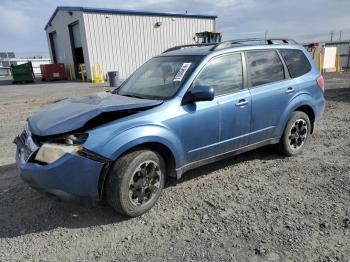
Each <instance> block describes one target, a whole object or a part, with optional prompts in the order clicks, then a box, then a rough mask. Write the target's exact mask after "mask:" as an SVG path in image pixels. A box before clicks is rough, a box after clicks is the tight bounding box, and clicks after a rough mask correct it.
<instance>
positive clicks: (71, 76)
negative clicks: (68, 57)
mask: <svg viewBox="0 0 350 262" xmlns="http://www.w3.org/2000/svg"><path fill="white" fill-rule="evenodd" d="M68 80H70V81H72V80H73V70H72V65H68Z"/></svg>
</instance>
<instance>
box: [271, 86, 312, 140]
mask: <svg viewBox="0 0 350 262" xmlns="http://www.w3.org/2000/svg"><path fill="white" fill-rule="evenodd" d="M305 105H306V106H310V107H311V108H312V110H313V111H314V114H315V115H317V114H316V112H317V105H316V103H315V102H314V98H313V97H312V96H311V95H310V94H308V93H302V94H299V95H297V96H295V97H294V98H293V99H292V100H291V101H290V102H289V104H288V106H287V107H286V108H285V110H284V112H283V114H282V115H281V118H280V120H279V122H278V124H277V128H276V129H275V130H276V131H275V134H274V137H281V136H282V134H283V131H284V128H285V126H286V124H287V122H288V120H289V118H290V116H291V114H292V113H293V112H294V111H295V110H296V109H297V108H298V107H301V106H305Z"/></svg>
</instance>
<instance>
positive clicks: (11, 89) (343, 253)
mask: <svg viewBox="0 0 350 262" xmlns="http://www.w3.org/2000/svg"><path fill="white" fill-rule="evenodd" d="M101 89H105V87H103V86H99V87H96V88H92V87H91V85H89V84H84V83H58V82H55V83H50V84H36V85H26V86H12V85H11V86H6V85H3V86H0V93H1V98H0V109H1V112H2V114H1V115H0V121H1V122H0V124H1V126H0V144H1V147H0V164H1V165H2V166H1V167H0V261H8V260H32V261H34V260H35V261H38V260H43V261H45V260H50V261H72V260H74V261H90V260H91V261H92V260H101V261H105V260H107V261H162V260H169V261H350V74H342V75H327V76H326V98H327V107H326V111H325V115H324V119H323V120H322V121H321V122H320V123H319V125H318V126H317V128H316V131H315V133H314V134H313V135H312V137H311V139H310V140H309V143H308V145H307V147H306V149H305V151H304V153H303V154H302V155H299V156H297V157H292V158H283V157H281V156H280V155H278V154H275V153H274V152H273V151H272V150H270V149H269V148H268V147H265V148H261V149H257V150H254V151H252V152H248V153H245V154H243V155H239V156H236V157H232V158H229V159H226V160H223V161H220V162H217V163H215V164H211V165H208V166H205V167H201V168H198V169H195V170H192V171H190V172H188V173H186V174H185V175H184V177H183V179H182V180H181V181H179V182H175V181H168V183H167V184H168V185H167V188H166V189H165V190H164V191H163V194H162V196H161V198H160V200H159V202H158V204H157V205H156V206H155V207H154V208H153V209H152V210H151V211H149V212H148V213H146V214H144V215H143V216H141V217H138V218H133V219H125V218H123V217H121V216H119V215H117V214H116V213H114V212H113V211H112V210H111V209H110V208H109V207H108V206H105V205H102V204H101V205H98V206H95V207H93V206H86V205H85V206H82V205H78V204H74V203H64V202H57V201H54V200H51V199H49V198H47V197H45V196H42V195H41V194H39V193H37V192H36V191H34V190H32V189H30V188H29V187H28V186H27V185H25V184H24V183H23V182H22V181H21V180H20V178H19V177H18V174H17V171H16V167H15V165H14V164H13V162H14V146H13V145H11V140H12V139H13V137H14V135H15V134H17V133H19V132H20V131H21V129H22V127H23V124H24V121H25V119H26V117H27V116H28V115H29V114H31V113H32V112H34V111H37V110H38V109H39V108H40V107H42V106H44V105H46V104H48V103H51V102H54V101H56V100H59V99H62V98H64V97H70V96H75V95H81V94H86V93H91V92H96V91H98V90H101Z"/></svg>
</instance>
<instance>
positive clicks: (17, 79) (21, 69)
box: [11, 62, 34, 83]
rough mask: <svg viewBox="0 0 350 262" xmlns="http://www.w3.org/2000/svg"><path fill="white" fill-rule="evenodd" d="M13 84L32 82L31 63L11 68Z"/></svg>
mask: <svg viewBox="0 0 350 262" xmlns="http://www.w3.org/2000/svg"><path fill="white" fill-rule="evenodd" d="M11 71H12V76H13V83H22V82H34V72H33V67H32V63H31V62H28V63H25V64H21V65H16V66H11Z"/></svg>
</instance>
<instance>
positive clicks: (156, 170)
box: [106, 150, 166, 217]
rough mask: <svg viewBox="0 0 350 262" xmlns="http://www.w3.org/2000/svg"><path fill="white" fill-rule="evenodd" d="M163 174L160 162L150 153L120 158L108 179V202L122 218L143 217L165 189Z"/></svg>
mask: <svg viewBox="0 0 350 262" xmlns="http://www.w3.org/2000/svg"><path fill="white" fill-rule="evenodd" d="M165 170H166V169H165V163H164V160H163V158H162V157H161V156H160V155H159V154H158V153H156V152H154V151H151V150H137V151H133V152H130V153H128V154H126V155H124V156H122V157H121V158H119V159H118V160H117V161H116V162H115V163H114V165H113V167H112V169H111V171H110V173H109V175H108V178H107V185H106V200H107V202H108V203H109V205H110V206H112V207H113V208H114V209H115V210H116V211H117V212H118V213H120V214H122V215H126V216H130V217H135V216H139V215H142V214H143V213H145V212H147V211H148V210H149V209H151V208H152V207H153V206H154V204H155V203H156V202H157V200H158V198H159V196H160V193H161V191H162V189H163V187H164V181H165Z"/></svg>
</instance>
